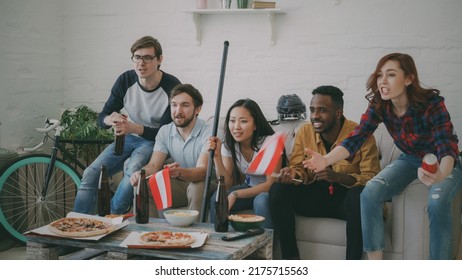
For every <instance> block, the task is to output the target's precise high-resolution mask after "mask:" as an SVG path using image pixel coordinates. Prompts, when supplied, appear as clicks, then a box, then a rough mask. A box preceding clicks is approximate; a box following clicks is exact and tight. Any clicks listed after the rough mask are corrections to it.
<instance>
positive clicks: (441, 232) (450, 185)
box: [361, 154, 462, 259]
mask: <svg viewBox="0 0 462 280" xmlns="http://www.w3.org/2000/svg"><path fill="white" fill-rule="evenodd" d="M421 163H422V159H420V158H416V157H414V156H410V155H406V154H402V155H401V156H400V157H399V158H398V159H397V160H395V161H393V162H392V163H390V164H389V165H388V166H387V167H385V168H384V169H383V170H382V171H381V172H380V173H379V174H377V176H375V177H374V178H372V179H371V180H370V181H369V182H368V183H367V184H366V187H365V188H364V190H363V192H362V193H361V225H362V231H363V246H364V250H365V251H377V250H383V249H384V222H383V208H382V205H383V202H384V201H387V200H389V199H391V198H392V197H393V196H394V195H397V194H399V193H400V192H402V191H403V190H404V189H405V188H406V187H407V186H408V185H409V184H410V183H411V182H412V181H413V180H414V179H416V178H417V168H418V167H420V166H421ZM460 187H462V170H461V166H460V163H457V164H456V167H455V168H454V169H453V171H452V173H451V174H450V175H448V177H446V179H445V180H443V181H441V182H440V183H438V184H435V185H432V186H431V187H430V191H429V196H428V218H429V221H430V259H449V258H450V255H451V240H452V217H451V201H452V199H453V198H454V196H455V195H456V193H457V192H458V191H459V189H460Z"/></svg>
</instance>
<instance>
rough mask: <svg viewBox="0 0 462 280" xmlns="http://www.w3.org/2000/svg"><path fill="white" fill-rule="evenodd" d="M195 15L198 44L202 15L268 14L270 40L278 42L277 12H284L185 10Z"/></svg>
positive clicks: (271, 10)
mask: <svg viewBox="0 0 462 280" xmlns="http://www.w3.org/2000/svg"><path fill="white" fill-rule="evenodd" d="M185 12H186V13H190V14H192V15H193V21H194V25H195V28H196V44H197V45H200V44H201V17H202V16H205V15H255V14H266V15H267V18H268V21H269V24H270V32H271V34H270V42H271V45H275V44H276V39H275V38H276V36H275V34H274V25H275V24H276V14H284V13H285V12H284V11H282V10H281V9H204V10H192V11H185Z"/></svg>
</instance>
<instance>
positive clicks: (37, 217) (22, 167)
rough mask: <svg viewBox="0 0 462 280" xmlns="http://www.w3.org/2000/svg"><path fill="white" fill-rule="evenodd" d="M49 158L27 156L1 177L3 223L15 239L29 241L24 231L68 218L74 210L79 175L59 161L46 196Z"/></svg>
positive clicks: (8, 167) (1, 221) (9, 166)
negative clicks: (44, 190) (44, 191)
mask: <svg viewBox="0 0 462 280" xmlns="http://www.w3.org/2000/svg"><path fill="white" fill-rule="evenodd" d="M49 164H50V156H49V155H45V154H43V155H35V154H34V155H27V156H24V157H20V158H18V159H16V160H15V161H14V162H12V163H11V164H9V165H8V166H7V167H6V168H4V170H3V172H2V173H1V174H2V175H1V177H0V223H1V224H2V225H3V227H4V228H5V229H6V230H7V231H8V232H9V233H10V234H11V235H12V236H13V237H14V238H16V239H18V240H20V241H22V242H26V237H25V236H24V235H23V233H24V232H26V231H28V230H31V229H35V228H38V227H41V226H44V225H46V224H48V223H50V222H52V221H54V220H56V219H60V218H63V217H65V216H66V214H67V213H69V212H70V211H72V209H73V207H74V201H75V195H76V193H77V188H78V187H79V186H80V175H79V174H78V173H77V172H76V171H75V170H74V169H73V168H72V167H70V166H69V165H67V164H66V163H64V162H63V161H61V160H60V159H57V160H56V163H55V167H54V170H53V173H52V176H51V179H50V183H49V185H48V191H47V194H46V195H45V196H43V195H42V189H43V186H42V185H43V181H44V177H45V174H46V170H47V168H48V165H49Z"/></svg>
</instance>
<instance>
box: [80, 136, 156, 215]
mask: <svg viewBox="0 0 462 280" xmlns="http://www.w3.org/2000/svg"><path fill="white" fill-rule="evenodd" d="M153 147H154V142H153V141H149V140H146V139H144V138H142V137H137V136H133V135H126V136H125V144H124V152H123V154H122V155H121V156H117V155H114V154H113V151H114V143H112V144H110V145H109V146H108V147H107V148H106V149H104V151H103V152H102V153H101V154H100V155H99V156H98V157H97V158H96V159H95V161H94V162H93V163H92V164H91V165H90V166H88V167H87V168H86V169H85V171H84V172H83V178H82V183H81V184H80V188H79V190H78V192H77V196H76V198H75V205H74V211H75V212H78V213H85V214H92V213H94V211H95V206H96V201H97V198H98V181H99V174H100V170H101V166H102V165H105V166H106V168H107V171H108V176H113V175H115V174H116V173H118V172H120V171H122V170H123V171H124V176H123V179H122V181H121V182H120V184H119V186H118V188H117V191H116V193H115V195H114V197H113V198H112V200H111V213H115V214H123V213H126V212H127V210H128V209H129V207H130V205H131V204H132V202H133V187H132V186H131V185H130V176H131V175H132V173H133V172H135V171H138V170H140V169H141V168H142V167H143V166H145V165H146V164H147V163H148V162H149V159H150V158H151V154H152V149H153ZM128 158H130V159H129V160H128V162H127V164H126V165H125V168H124V163H125V161H126V160H127V159H128Z"/></svg>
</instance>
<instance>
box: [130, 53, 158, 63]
mask: <svg viewBox="0 0 462 280" xmlns="http://www.w3.org/2000/svg"><path fill="white" fill-rule="evenodd" d="M154 58H156V56H151V55H144V56H140V55H134V56H132V61H133V62H135V63H139V62H140V61H141V60H143V62H144V63H151V62H152V61H153V60H154Z"/></svg>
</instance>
